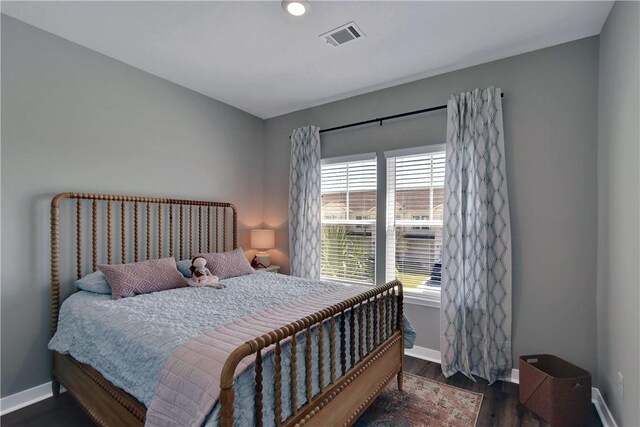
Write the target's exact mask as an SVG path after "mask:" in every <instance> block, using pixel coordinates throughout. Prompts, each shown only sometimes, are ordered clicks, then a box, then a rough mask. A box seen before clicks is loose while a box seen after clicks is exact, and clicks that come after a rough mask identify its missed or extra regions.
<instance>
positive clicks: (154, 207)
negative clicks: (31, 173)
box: [51, 193, 404, 427]
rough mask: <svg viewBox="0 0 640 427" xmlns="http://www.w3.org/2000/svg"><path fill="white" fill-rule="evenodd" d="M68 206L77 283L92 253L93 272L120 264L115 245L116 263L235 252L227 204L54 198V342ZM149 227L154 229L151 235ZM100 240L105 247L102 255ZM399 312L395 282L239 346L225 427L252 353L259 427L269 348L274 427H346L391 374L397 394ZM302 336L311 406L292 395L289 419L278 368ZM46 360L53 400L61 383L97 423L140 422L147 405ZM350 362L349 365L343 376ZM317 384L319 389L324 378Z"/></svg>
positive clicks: (231, 209)
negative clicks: (286, 345) (348, 318)
mask: <svg viewBox="0 0 640 427" xmlns="http://www.w3.org/2000/svg"><path fill="white" fill-rule="evenodd" d="M64 200H75V202H76V203H75V252H76V265H75V270H76V276H77V277H78V278H80V277H82V275H83V271H84V268H83V267H85V264H88V262H86V261H85V260H86V259H87V258H86V257H83V254H85V255H88V254H90V256H91V258H90V259H91V267H92V270H91V271H95V270H96V269H97V265H98V259H99V258H100V259H103V258H104V260H105V261H106V263H108V264H112V263H115V262H116V256H115V254H114V246H116V245H115V244H114V240H116V241H117V244H118V247H119V249H120V254H119V257H118V258H119V260H118V261H119V262H120V263H124V262H134V261H140V260H143V259H150V258H160V257H163V256H176V257H180V259H185V258H188V257H190V256H191V254H196V253H199V252H220V251H225V250H227V249H228V248H227V246H228V242H229V240H230V241H231V248H234V249H235V248H236V247H237V212H236V208H235V206H234V205H232V204H231V203H220V202H208V201H198V200H181V199H166V198H151V197H137V196H120V195H106V194H85V193H61V194H58V195H57V196H55V197H54V198H53V200H52V202H51V329H52V335H53V334H54V333H55V332H56V329H57V326H58V313H59V309H60V303H61V297H60V295H61V292H60V281H61V279H60V276H61V270H60V252H61V251H60V234H61V232H60V217H61V202H63V201H64ZM85 208H86V209H89V210H90V215H91V219H90V223H91V233H90V237H87V238H85V237H84V236H83V233H82V230H83V224H84V222H85V221H84V218H83V216H82V215H83V210H84V209H85ZM141 209H143V210H144V212H145V217H144V218H142V217H141V215H140V212H139V211H140V210H141ZM114 211H116V212H117V213H118V214H119V221H117V220H116V221H114V217H115V216H117V215H114ZM229 213H230V214H229ZM229 218H230V219H231V221H229ZM99 219H103V221H99ZM154 221H155V227H153V228H154V230H153V231H152V223H153V222H154ZM101 222H102V224H100V223H101ZM114 222H118V223H119V225H120V233H117V232H115V233H114ZM229 222H231V223H229ZM127 225H129V227H127ZM214 230H215V231H214ZM66 234H67V233H65V235H66ZM114 234H115V235H116V238H115V239H114ZM118 234H119V239H118ZM141 234H143V235H144V236H145V238H146V241H145V243H146V245H145V249H146V250H145V251H144V255H145V256H144V257H142V256H141V252H142V250H141V246H142V243H141V242H140V239H139V237H140V235H141ZM229 234H230V237H229ZM85 240H86V241H87V242H85ZM99 243H100V244H101V245H102V246H101V247H100V250H99V248H98V244H99ZM105 244H106V245H105ZM185 250H186V251H185ZM355 309H357V313H356V311H355ZM351 310H354V311H353V313H354V316H355V315H356V314H357V317H358V322H354V321H352V322H349V323H350V326H349V327H350V337H354V338H353V339H351V341H350V342H349V343H346V342H345V322H344V319H345V313H348V312H350V311H351ZM402 313H403V303H402V284H401V283H400V282H398V281H392V282H389V283H387V284H385V285H383V286H378V287H375V288H372V289H371V290H369V291H367V292H365V293H363V294H360V295H358V296H356V297H354V298H350V299H348V300H345V301H343V302H341V303H339V304H336V305H333V306H331V307H327V308H325V309H323V310H320V311H318V312H316V313H314V314H312V315H310V316H307V317H305V318H303V319H300V320H297V321H295V322H293V323H290V324H288V325H286V326H283V327H282V328H279V329H276V330H274V331H272V332H270V333H268V334H264V335H262V336H259V337H256V338H255V339H253V340H250V341H248V342H246V343H244V344H242V345H240V346H239V347H238V348H236V349H235V350H234V351H233V352H232V353H231V354H230V355H229V357H228V359H227V360H226V362H225V364H224V368H223V371H222V376H221V380H220V397H219V399H220V405H221V415H220V424H221V426H222V427H231V426H232V425H233V411H234V408H233V400H234V392H233V383H234V375H233V374H234V372H235V369H236V366H237V365H238V363H239V362H240V361H241V360H243V359H244V358H245V357H249V356H253V357H255V370H256V379H255V387H256V398H255V406H256V425H258V426H261V425H262V421H263V420H262V410H261V409H262V380H263V378H262V377H263V374H262V371H263V369H262V357H263V352H262V350H263V349H265V348H267V347H270V346H275V348H274V350H273V351H274V352H275V373H274V384H275V392H276V395H275V417H276V420H275V421H276V422H275V424H276V425H284V426H287V427H289V426H302V425H305V426H307V425H308V426H338V425H347V426H348V425H352V424H353V423H354V422H355V421H356V420H357V419H358V417H359V416H360V415H361V414H362V413H363V412H364V411H365V410H366V409H367V408H368V407H369V405H370V404H371V403H372V402H373V401H374V400H375V398H376V397H377V396H378V395H379V394H380V393H381V392H382V390H384V388H385V386H386V385H387V384H388V383H389V382H390V381H391V380H392V379H393V377H394V376H397V380H398V387H399V388H400V389H402V364H403V352H404V348H403V347H404V346H403V328H402V325H403V321H402V319H403V315H402ZM337 317H339V318H340V320H341V321H340V322H339V327H338V330H339V332H340V333H339V336H338V335H337V334H336V323H338V322H336V318H337ZM325 322H328V323H329V331H330V332H329V337H328V339H329V346H330V349H331V351H330V358H329V361H325V360H324V354H323V353H322V352H319V353H318V365H319V366H318V368H319V369H318V371H319V375H320V378H321V379H325V378H327V376H326V374H327V373H326V372H325V365H327V362H328V366H327V367H328V371H329V372H328V375H329V379H330V383H329V385H327V386H324V385H322V386H321V388H320V392H319V393H318V394H316V395H313V390H312V375H311V374H310V373H311V367H312V354H311V346H310V343H311V339H312V338H311V329H312V328H313V327H315V326H317V325H320V324H324V323H325ZM356 323H357V324H358V326H357V327H358V337H361V339H355V328H356ZM318 332H319V333H318V338H317V339H318V344H319V345H320V346H322V345H323V342H324V341H323V340H324V336H323V335H324V333H323V328H318ZM298 333H303V334H304V335H305V338H306V342H305V350H306V351H305V367H306V369H305V371H306V372H307V373H309V374H308V375H307V374H305V378H304V381H305V385H306V397H307V402H308V403H306V404H305V405H303V406H302V407H300V408H298V402H297V393H293V394H292V402H291V409H292V415H291V416H290V417H289V418H287V419H286V420H282V419H281V415H282V404H283V402H282V393H281V390H282V363H286V362H285V361H283V359H282V357H281V342H282V341H284V340H290V341H291V346H292V349H295V346H296V340H295V339H292V338H295V337H296V336H297V334H298ZM337 340H340V348H341V351H340V354H336V341H337ZM347 347H348V351H347ZM52 356H53V361H52V363H53V381H52V387H53V394H54V396H58V395H59V394H60V385H63V386H64V387H65V388H66V389H67V391H68V392H69V393H70V395H71V396H72V397H73V398H74V399H75V401H76V402H77V403H78V404H79V405H80V406H81V407H82V408H83V409H84V411H85V412H86V413H87V414H88V415H89V416H90V417H91V419H92V420H93V421H94V422H95V423H96V424H97V425H100V426H141V425H143V424H144V422H145V415H146V407H145V406H144V405H143V404H142V403H141V402H139V401H138V400H136V399H135V398H134V397H133V396H131V395H130V394H128V393H126V392H125V391H123V390H122V389H120V388H118V387H116V386H114V385H113V384H112V383H110V382H109V381H107V380H106V379H105V378H104V377H103V376H102V375H101V374H100V373H98V372H97V371H96V370H95V369H93V368H92V367H90V366H88V365H85V364H82V363H80V362H78V361H77V360H75V359H74V358H73V357H71V356H68V355H63V354H60V353H57V352H53V355H52ZM356 359H357V360H358V362H357V363H356V362H355V361H356ZM347 360H349V361H350V368H348V369H347ZM289 364H290V367H289V369H288V370H289V371H290V383H291V387H292V390H295V389H296V388H297V383H298V377H297V372H296V366H297V365H296V352H295V351H293V352H292V356H291V360H289ZM301 380H302V379H301ZM319 383H320V384H324V382H323V381H319Z"/></svg>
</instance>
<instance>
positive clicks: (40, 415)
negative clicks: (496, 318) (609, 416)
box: [0, 357, 602, 427]
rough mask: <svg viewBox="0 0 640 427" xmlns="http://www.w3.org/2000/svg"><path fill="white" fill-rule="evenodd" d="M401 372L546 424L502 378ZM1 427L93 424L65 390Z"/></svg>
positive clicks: (495, 417)
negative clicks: (474, 395) (472, 393)
mask: <svg viewBox="0 0 640 427" xmlns="http://www.w3.org/2000/svg"><path fill="white" fill-rule="evenodd" d="M405 371H406V372H410V373H412V374H415V375H420V376H423V377H427V378H431V379H433V380H436V381H441V382H444V383H447V384H451V385H453V386H456V387H460V388H464V389H467V390H471V391H475V392H478V393H482V394H483V395H484V399H483V401H482V409H481V410H480V417H479V418H478V424H477V425H478V427H484V426H509V427H511V426H513V427H518V426H522V427H540V426H547V425H548V424H546V423H545V422H544V421H542V420H541V419H539V418H538V417H537V416H535V415H534V414H533V413H531V412H530V411H529V410H527V409H526V408H524V407H523V406H521V405H520V404H519V403H518V385H517V384H511V383H506V382H502V381H498V382H496V383H495V384H494V385H492V386H489V385H488V384H487V382H486V381H483V380H478V381H477V382H475V383H474V382H473V381H471V380H470V379H468V378H467V377H465V376H464V375H462V374H456V375H454V376H452V377H450V378H445V377H444V376H443V375H442V372H441V371H440V365H438V364H437V363H431V362H426V361H424V360H419V359H414V358H412V357H406V358H405ZM592 420H593V422H592V426H594V427H595V426H597V427H602V423H601V422H600V419H599V418H598V414H597V412H596V410H595V407H593V405H592ZM0 424H1V425H2V427H13V426H28V427H40V426H42V427H45V426H46V427H58V426H59V427H69V426H73V427H85V426H86V427H91V426H93V423H92V422H91V420H89V418H88V417H87V416H86V415H85V414H84V413H83V412H82V410H81V409H80V408H79V407H78V406H77V405H76V404H75V402H74V401H73V400H72V399H71V397H70V396H69V395H68V393H63V394H62V395H61V396H60V397H59V398H58V399H54V398H51V399H46V400H43V401H42V402H39V403H36V404H34V405H31V406H29V407H26V408H23V409H20V410H17V411H15V412H12V413H10V414H7V415H5V416H3V417H2V418H1V419H0Z"/></svg>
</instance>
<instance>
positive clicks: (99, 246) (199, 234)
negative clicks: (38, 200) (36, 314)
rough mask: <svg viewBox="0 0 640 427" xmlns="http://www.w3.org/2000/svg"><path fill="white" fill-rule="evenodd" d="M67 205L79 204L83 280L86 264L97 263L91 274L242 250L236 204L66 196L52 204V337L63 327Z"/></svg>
mask: <svg viewBox="0 0 640 427" xmlns="http://www.w3.org/2000/svg"><path fill="white" fill-rule="evenodd" d="M67 200H68V201H69V203H72V201H73V200H75V209H73V210H71V211H70V212H74V211H75V254H76V263H75V264H76V277H77V278H78V279H79V278H81V277H82V275H83V274H86V273H88V272H90V271H84V270H86V268H84V269H83V266H84V264H85V260H86V259H91V268H92V269H91V271H96V270H97V266H98V264H115V263H127V262H137V261H142V260H147V259H152V258H162V257H176V258H179V259H185V258H191V256H192V255H195V254H197V253H205V252H206V253H210V252H222V251H227V250H230V249H235V248H237V246H238V235H237V234H238V215H237V211H236V207H235V206H234V205H233V204H231V203H221V202H210V201H204V200H182V199H167V198H155V197H141V196H122V195H114V194H87V193H60V194H58V195H57V196H55V197H54V198H53V199H52V200H51V330H52V334H53V333H55V331H56V329H57V327H58V311H59V309H60V267H61V266H60V216H61V204H62V203H63V202H64V201H67ZM65 212H66V211H65ZM85 212H88V213H87V215H90V218H91V219H90V224H91V225H90V230H87V231H88V233H90V237H89V236H85V235H83V228H89V227H87V224H85V223H86V222H87V221H85V218H84V216H83V215H85ZM72 215H73V214H72ZM229 218H231V221H232V222H231V224H229ZM114 223H115V224H117V226H118V225H119V227H117V226H116V227H117V228H119V232H117V231H115V229H116V227H114ZM83 225H84V227H83ZM141 237H142V238H143V239H144V240H141ZM143 250H144V251H143ZM89 257H90V258H89Z"/></svg>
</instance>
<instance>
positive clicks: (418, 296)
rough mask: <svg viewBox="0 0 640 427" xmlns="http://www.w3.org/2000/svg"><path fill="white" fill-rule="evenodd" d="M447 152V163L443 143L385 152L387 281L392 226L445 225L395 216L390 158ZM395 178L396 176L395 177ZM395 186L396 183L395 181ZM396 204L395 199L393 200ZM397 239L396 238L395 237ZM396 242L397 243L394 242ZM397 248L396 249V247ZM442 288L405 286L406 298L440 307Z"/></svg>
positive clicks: (438, 222) (406, 299)
mask: <svg viewBox="0 0 640 427" xmlns="http://www.w3.org/2000/svg"><path fill="white" fill-rule="evenodd" d="M441 152H444V153H445V164H446V145H445V144H444V143H442V144H430V145H425V146H420V147H411V148H405V149H399V150H389V151H385V152H384V159H385V171H386V174H385V190H384V191H385V193H386V194H385V196H386V197H385V213H386V215H385V233H384V248H383V250H384V254H385V267H384V270H385V273H384V274H385V281H389V280H393V279H392V278H390V277H389V276H388V263H389V260H388V258H387V255H388V254H389V244H390V243H389V242H390V240H391V239H389V233H390V227H391V228H392V232H393V233H395V230H396V228H397V227H398V226H409V227H429V226H438V227H444V223H443V221H434V220H413V219H411V220H407V219H401V220H397V219H396V218H395V214H396V212H395V207H394V208H390V204H391V201H390V197H392V198H394V199H395V196H396V195H395V194H390V192H389V159H392V158H394V159H395V158H399V157H409V156H419V155H425V154H433V153H441ZM394 179H395V178H394ZM394 188H395V183H394ZM393 203H394V205H395V200H394V201H393ZM390 218H391V219H393V226H390V225H389V219H390ZM394 240H395V239H394ZM394 244H395V243H394ZM394 250H395V249H394ZM441 293H442V288H439V289H420V290H417V289H415V290H414V289H413V288H404V299H405V301H406V302H408V303H410V304H414V305H420V306H426V307H433V308H440V298H441Z"/></svg>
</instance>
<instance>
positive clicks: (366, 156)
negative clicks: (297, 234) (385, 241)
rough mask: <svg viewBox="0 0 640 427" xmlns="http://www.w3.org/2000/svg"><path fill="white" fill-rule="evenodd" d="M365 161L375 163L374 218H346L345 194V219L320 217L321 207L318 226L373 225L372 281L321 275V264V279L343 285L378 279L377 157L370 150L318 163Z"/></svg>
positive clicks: (362, 283)
mask: <svg viewBox="0 0 640 427" xmlns="http://www.w3.org/2000/svg"><path fill="white" fill-rule="evenodd" d="M367 161H373V162H374V164H375V177H376V186H375V192H376V197H375V199H376V203H375V207H376V217H375V219H362V220H354V219H348V216H349V211H348V200H349V197H348V196H347V218H345V219H324V218H323V217H322V208H321V214H320V228H321V230H322V227H323V225H325V224H344V225H372V226H373V227H374V230H373V233H372V240H373V248H374V249H373V257H374V260H373V281H372V282H371V283H369V282H361V281H358V280H349V279H344V278H335V277H326V276H322V264H321V266H320V272H321V276H320V278H321V280H330V281H333V282H338V283H343V284H345V285H363V286H376V284H377V279H378V274H377V269H378V258H379V257H378V216H379V206H378V192H379V191H380V189H379V188H378V187H379V185H378V158H377V155H376V153H375V152H370V153H362V154H355V155H348V156H339V157H329V158H324V159H321V161H320V164H321V168H322V166H325V165H331V164H347V165H348V164H350V163H359V162H367ZM320 176H321V177H322V172H321V174H320ZM320 188H321V190H320V197H321V198H322V195H323V193H322V183H321V184H320ZM348 192H349V191H348V184H347V194H348ZM320 262H321V263H322V259H321V260H320Z"/></svg>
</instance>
